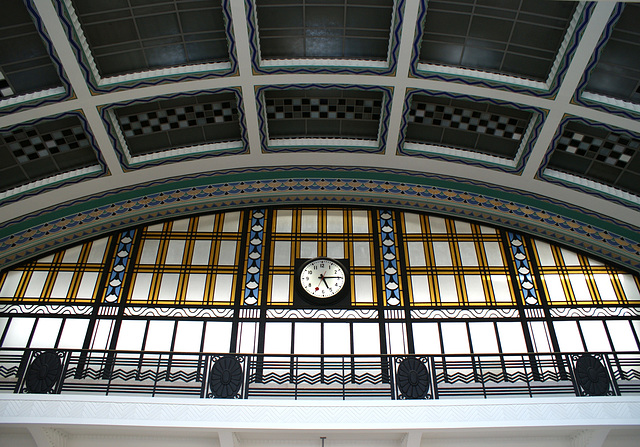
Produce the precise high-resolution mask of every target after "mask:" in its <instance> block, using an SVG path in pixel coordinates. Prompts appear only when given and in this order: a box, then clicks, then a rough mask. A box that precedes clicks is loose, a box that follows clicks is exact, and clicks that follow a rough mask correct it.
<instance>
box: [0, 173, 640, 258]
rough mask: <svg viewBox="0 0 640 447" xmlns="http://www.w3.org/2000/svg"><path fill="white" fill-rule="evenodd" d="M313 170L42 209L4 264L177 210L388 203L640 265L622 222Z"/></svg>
mask: <svg viewBox="0 0 640 447" xmlns="http://www.w3.org/2000/svg"><path fill="white" fill-rule="evenodd" d="M257 174H258V175H260V174H261V173H257ZM281 174H282V173H281ZM297 174H300V173H299V172H297ZM308 174H310V175H308V176H307V177H297V176H295V177H292V176H284V175H281V176H280V178H279V179H275V178H269V177H268V176H264V175H262V176H260V178H259V179H256V178H251V179H248V178H246V179H244V180H237V177H235V179H234V180H230V179H229V180H228V181H227V179H224V178H218V179H217V181H216V182H211V178H210V177H209V178H208V179H207V180H209V181H208V182H205V184H201V185H195V184H190V185H185V184H182V185H180V187H176V185H175V184H169V185H167V188H162V190H160V191H158V190H156V191H150V190H147V191H144V190H137V191H133V194H126V195H125V196H124V198H123V196H117V197H120V198H119V199H117V200H115V201H111V200H107V201H105V203H104V204H99V203H96V202H97V201H96V202H88V203H86V204H85V206H82V207H80V206H73V205H67V206H66V207H62V206H60V205H59V206H57V207H55V208H56V213H55V214H58V215H59V216H60V217H55V218H54V217H53V215H54V214H53V213H52V214H51V215H46V214H45V215H41V217H44V219H41V220H42V222H40V223H35V222H33V221H32V222H29V221H27V220H25V219H24V218H21V219H20V220H21V222H22V223H21V224H20V225H16V226H10V227H5V229H4V231H2V233H4V235H3V236H2V237H1V238H0V255H1V256H0V258H1V259H0V264H2V265H3V266H5V267H6V266H9V265H12V264H15V263H17V262H20V261H23V260H25V259H27V258H28V257H30V256H32V255H35V254H36V253H37V254H39V255H41V254H43V253H45V252H47V251H49V250H52V249H54V248H55V249H59V248H60V246H61V245H69V244H71V243H72V242H76V243H77V242H79V241H81V240H83V239H88V238H90V237H95V236H96V235H98V234H102V233H105V232H109V231H112V230H113V229H115V228H117V229H118V230H120V231H121V230H122V228H123V227H127V226H135V225H138V224H142V223H144V224H149V222H152V221H157V220H163V219H169V218H171V217H172V216H178V215H179V216H185V215H190V214H197V213H204V212H212V211H217V210H224V209H230V208H245V207H250V206H264V205H273V206H277V205H288V206H291V205H295V204H314V205H320V204H333V205H345V206H349V205H360V206H376V207H382V206H388V207H394V208H402V209H412V210H415V211H418V212H431V213H436V214H443V215H450V216H455V217H456V218H458V219H460V218H462V219H469V220H476V221H481V222H485V223H487V224H490V225H494V226H501V227H505V228H508V229H513V230H516V231H521V232H525V233H530V234H535V235H536V237H542V238H548V239H553V240H554V242H555V243H559V244H565V245H569V246H571V247H573V248H575V249H578V250H580V251H584V252H588V253H590V254H592V255H595V256H598V257H602V258H605V259H608V260H609V261H612V262H614V263H616V264H619V265H623V266H626V267H627V268H631V269H634V270H636V271H640V243H639V241H638V239H639V238H638V234H640V231H637V229H635V230H632V229H631V227H630V226H628V227H629V231H624V228H623V227H619V228H618V230H623V231H619V232H615V231H611V230H606V229H603V228H602V227H601V226H598V225H594V224H590V223H586V222H585V221H584V220H581V219H579V218H572V217H571V216H570V214H571V213H562V214H560V213H557V212H553V211H551V210H550V209H551V208H553V207H548V209H541V208H538V207H536V206H530V205H527V204H526V203H523V201H513V200H508V199H503V198H497V197H496V196H495V195H492V194H486V193H487V192H490V191H485V192H484V193H478V192H474V191H473V190H472V189H471V188H470V189H469V190H464V189H459V188H456V189H452V188H450V187H447V186H439V185H437V183H438V182H430V184H428V183H427V182H425V183H424V184H420V183H417V182H415V181H414V182H411V181H394V180H387V179H375V178H372V177H374V176H366V175H362V174H363V173H358V172H353V171H351V172H346V173H345V177H344V178H336V177H335V174H336V173H335V172H319V171H318V169H317V168H311V169H310V170H309V172H308ZM324 174H329V175H326V176H325V175H324ZM459 186H460V185H458V187H459ZM127 197H129V198H127ZM565 211H567V210H566V209H565ZM582 217H584V216H582ZM601 223H602V222H601ZM620 232H623V233H626V234H627V235H626V236H625V235H621V234H620Z"/></svg>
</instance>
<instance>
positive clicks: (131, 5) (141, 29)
mask: <svg viewBox="0 0 640 447" xmlns="http://www.w3.org/2000/svg"><path fill="white" fill-rule="evenodd" d="M72 3H73V8H74V9H75V13H76V15H77V16H78V19H79V21H80V25H81V27H82V32H83V33H84V35H85V37H86V39H87V41H88V44H89V48H90V49H91V53H92V56H93V59H94V61H95V63H96V65H97V67H98V71H99V72H100V74H101V75H102V76H113V75H119V74H125V73H131V72H135V71H145V70H150V69H157V68H164V67H173V66H177V65H193V64H201V63H208V62H219V61H227V60H229V50H228V48H227V35H226V32H225V19H224V14H223V8H222V5H221V2H220V1H219V0H218V1H215V0H205V1H198V2H192V1H186V0H162V1H157V0H136V1H135V2H129V1H127V0H115V1H110V2H95V1H92V0H72Z"/></svg>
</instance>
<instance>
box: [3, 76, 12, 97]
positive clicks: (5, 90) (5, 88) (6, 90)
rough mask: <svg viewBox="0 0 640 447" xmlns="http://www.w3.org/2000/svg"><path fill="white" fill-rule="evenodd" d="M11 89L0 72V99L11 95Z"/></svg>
mask: <svg viewBox="0 0 640 447" xmlns="http://www.w3.org/2000/svg"><path fill="white" fill-rule="evenodd" d="M13 93H14V92H13V89H12V88H11V86H10V85H9V82H8V81H7V80H6V78H5V77H4V75H3V74H2V72H0V98H6V97H8V96H11V95H13Z"/></svg>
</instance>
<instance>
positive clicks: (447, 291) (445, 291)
mask: <svg viewBox="0 0 640 447" xmlns="http://www.w3.org/2000/svg"><path fill="white" fill-rule="evenodd" d="M438 288H439V289H440V301H441V302H443V303H457V302H459V300H458V290H457V289H456V279H455V277H454V276H453V275H438Z"/></svg>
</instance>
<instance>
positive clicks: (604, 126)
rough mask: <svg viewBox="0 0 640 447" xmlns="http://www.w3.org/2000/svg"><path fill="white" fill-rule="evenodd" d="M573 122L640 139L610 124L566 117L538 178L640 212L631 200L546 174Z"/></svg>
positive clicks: (559, 127)
mask: <svg viewBox="0 0 640 447" xmlns="http://www.w3.org/2000/svg"><path fill="white" fill-rule="evenodd" d="M571 121H578V122H581V123H584V124H587V125H588V126H592V127H599V128H601V129H606V130H608V131H610V132H617V133H621V134H624V135H628V136H630V137H632V138H635V139H640V135H638V134H635V133H633V132H630V131H628V130H625V129H621V128H618V127H613V126H609V125H608V124H604V123H599V122H596V121H592V120H588V119H586V118H580V117H577V116H570V115H565V116H564V118H563V119H562V121H560V123H559V124H558V127H557V129H556V134H555V135H554V137H553V140H551V144H550V145H549V148H548V149H547V153H546V154H544V157H543V158H542V162H541V163H540V167H539V168H538V172H537V173H536V178H537V179H540V180H544V181H546V182H549V183H553V184H556V185H561V186H564V187H566V188H570V189H574V190H576V191H580V192H583V193H585V194H590V195H592V196H596V197H600V198H602V199H605V200H608V201H611V202H615V203H618V204H620V205H624V206H626V207H628V208H631V209H634V210H638V211H640V205H638V204H635V203H633V202H631V201H629V200H625V199H624V198H622V197H619V196H616V195H613V194H607V193H606V192H603V191H598V190H595V189H592V188H589V187H586V186H581V185H578V184H576V183H572V182H569V181H563V180H560V179H557V178H553V177H551V176H549V175H546V174H545V171H546V170H547V168H548V165H549V161H550V160H551V155H552V154H553V151H554V150H555V147H556V145H557V144H558V140H559V139H560V137H562V132H563V130H564V128H565V126H566V125H567V124H568V123H569V122H571ZM584 178H585V179H587V180H590V181H593V182H595V183H600V182H598V181H597V180H593V179H590V178H588V177H584ZM603 185H604V184H603ZM605 186H610V185H605ZM610 187H611V188H614V189H615V187H614V186H610ZM629 194H632V193H629Z"/></svg>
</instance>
